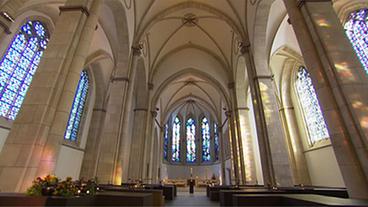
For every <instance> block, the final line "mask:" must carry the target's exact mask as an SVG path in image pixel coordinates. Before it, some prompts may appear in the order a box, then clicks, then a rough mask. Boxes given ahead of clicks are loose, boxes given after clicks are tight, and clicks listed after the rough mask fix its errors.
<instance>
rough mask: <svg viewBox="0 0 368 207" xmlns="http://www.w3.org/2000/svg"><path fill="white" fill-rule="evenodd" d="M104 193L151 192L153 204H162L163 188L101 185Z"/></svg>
mask: <svg viewBox="0 0 368 207" xmlns="http://www.w3.org/2000/svg"><path fill="white" fill-rule="evenodd" d="M101 189H102V190H104V191H105V192H106V193H109V192H126V193H128V192H133V193H151V194H152V205H153V206H164V204H165V201H164V196H163V190H160V189H144V188H131V189H128V188H122V187H121V186H115V185H106V186H103V187H101Z"/></svg>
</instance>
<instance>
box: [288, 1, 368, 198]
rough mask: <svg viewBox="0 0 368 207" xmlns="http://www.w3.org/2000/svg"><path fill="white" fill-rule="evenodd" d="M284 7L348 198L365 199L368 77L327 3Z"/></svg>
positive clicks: (291, 3)
mask: <svg viewBox="0 0 368 207" xmlns="http://www.w3.org/2000/svg"><path fill="white" fill-rule="evenodd" d="M284 3H285V6H286V9H287V12H288V14H289V17H290V21H291V24H292V26H293V28H294V31H295V33H296V36H297V39H298V42H299V45H300V48H301V51H302V53H303V56H304V60H305V63H306V65H307V68H308V70H309V72H310V74H311V78H312V81H313V85H314V86H315V88H316V93H317V96H318V98H319V101H320V104H321V108H322V112H323V114H324V117H325V120H326V124H327V126H328V130H329V134H330V139H331V142H332V146H333V148H334V151H335V155H336V158H337V162H338V164H339V167H340V170H341V173H342V175H343V178H344V183H345V185H346V187H347V189H348V191H349V195H350V197H353V198H365V199H367V198H368V180H367V178H368V151H367V148H368V139H367V134H368V124H367V123H368V122H367V120H368V118H367V117H368V111H367V106H368V94H367V93H366V91H367V89H368V76H367V73H366V72H365V71H364V69H363V68H362V65H361V64H360V62H359V60H358V58H357V57H356V55H355V52H354V50H353V48H352V46H351V44H350V42H349V40H348V39H347V37H346V35H345V32H344V29H343V27H342V25H341V22H340V21H339V19H338V18H337V16H336V13H335V11H334V9H333V7H332V2H331V1H330V0H320V1H311V0H304V1H292V0H284ZM332 37H333V38H332Z"/></svg>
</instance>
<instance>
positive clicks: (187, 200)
mask: <svg viewBox="0 0 368 207" xmlns="http://www.w3.org/2000/svg"><path fill="white" fill-rule="evenodd" d="M165 204H166V205H165V206H201V207H205V206H220V203H219V202H213V201H210V199H209V198H207V197H206V192H195V193H194V194H189V192H178V196H177V197H176V199H175V200H173V201H166V203H165Z"/></svg>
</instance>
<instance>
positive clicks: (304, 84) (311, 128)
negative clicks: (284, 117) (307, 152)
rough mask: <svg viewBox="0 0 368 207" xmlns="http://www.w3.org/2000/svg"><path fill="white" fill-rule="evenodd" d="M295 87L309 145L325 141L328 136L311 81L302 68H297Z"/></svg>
mask: <svg viewBox="0 0 368 207" xmlns="http://www.w3.org/2000/svg"><path fill="white" fill-rule="evenodd" d="M295 85H296V90H297V94H298V96H299V100H300V105H301V107H302V111H303V115H304V119H305V122H306V125H307V131H308V134H309V144H310V145H313V144H314V143H315V142H317V141H319V140H322V139H327V138H328V137H329V134H328V130H327V126H326V123H325V120H324V118H323V114H322V111H321V107H320V105H319V103H318V99H317V95H316V92H315V90H314V87H313V84H312V79H311V78H310V75H309V73H308V71H307V70H306V69H305V68H304V67H300V68H299V70H298V73H297V79H296V84H295Z"/></svg>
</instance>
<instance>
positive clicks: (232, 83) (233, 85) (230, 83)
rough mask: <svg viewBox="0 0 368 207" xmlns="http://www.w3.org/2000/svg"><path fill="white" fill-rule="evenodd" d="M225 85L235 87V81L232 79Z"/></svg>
mask: <svg viewBox="0 0 368 207" xmlns="http://www.w3.org/2000/svg"><path fill="white" fill-rule="evenodd" d="M227 87H228V88H229V89H234V87H235V82H234V81H232V82H229V83H228V84H227Z"/></svg>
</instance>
